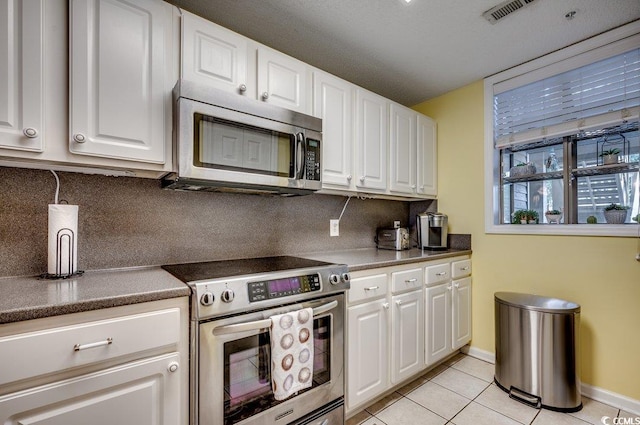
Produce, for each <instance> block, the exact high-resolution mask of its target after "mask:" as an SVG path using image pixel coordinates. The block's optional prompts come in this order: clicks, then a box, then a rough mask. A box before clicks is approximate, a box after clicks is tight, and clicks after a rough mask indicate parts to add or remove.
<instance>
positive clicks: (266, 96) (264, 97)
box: [262, 92, 269, 100]
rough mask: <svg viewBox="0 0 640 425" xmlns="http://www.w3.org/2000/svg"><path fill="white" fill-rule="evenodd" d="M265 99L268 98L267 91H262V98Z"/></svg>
mask: <svg viewBox="0 0 640 425" xmlns="http://www.w3.org/2000/svg"><path fill="white" fill-rule="evenodd" d="M267 99H269V93H267V92H264V93H262V100H267Z"/></svg>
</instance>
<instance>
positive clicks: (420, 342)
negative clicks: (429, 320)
mask: <svg viewBox="0 0 640 425" xmlns="http://www.w3.org/2000/svg"><path fill="white" fill-rule="evenodd" d="M422 305H423V301H422V289H420V290H418V291H413V292H409V293H405V294H401V295H394V296H393V297H391V308H392V314H391V323H392V331H391V365H392V366H391V382H392V383H393V384H398V383H400V382H402V381H403V380H405V379H407V378H409V377H411V376H413V375H415V374H416V373H417V372H419V371H420V370H422V369H423V368H424V339H423V338H424V330H423V329H424V328H423V326H422V324H423V323H424V316H423V308H422Z"/></svg>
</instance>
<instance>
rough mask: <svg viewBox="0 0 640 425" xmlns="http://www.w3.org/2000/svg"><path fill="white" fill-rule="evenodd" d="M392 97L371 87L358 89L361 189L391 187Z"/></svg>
mask: <svg viewBox="0 0 640 425" xmlns="http://www.w3.org/2000/svg"><path fill="white" fill-rule="evenodd" d="M388 128H389V127H388V101H387V99H385V98H384V97H382V96H378V95H377V94H375V93H372V92H370V91H367V90H364V89H361V88H358V89H357V90H356V182H355V185H356V187H357V188H358V190H364V191H365V192H366V191H368V190H372V191H373V192H384V191H386V189H387V167H388V159H387V149H388V147H389V130H388Z"/></svg>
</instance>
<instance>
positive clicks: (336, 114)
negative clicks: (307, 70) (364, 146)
mask: <svg viewBox="0 0 640 425" xmlns="http://www.w3.org/2000/svg"><path fill="white" fill-rule="evenodd" d="M313 86H314V100H315V102H314V107H313V114H314V115H315V116H316V117H319V118H322V173H323V174H322V183H323V184H325V183H326V184H330V185H335V186H340V187H342V188H349V187H350V186H351V182H352V173H353V171H352V169H353V109H354V103H353V85H352V84H350V83H348V82H346V81H344V80H341V79H339V78H336V77H334V76H332V75H329V74H327V73H324V72H321V71H317V72H315V73H314V84H313Z"/></svg>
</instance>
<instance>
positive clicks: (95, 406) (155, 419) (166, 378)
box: [0, 354, 186, 425]
mask: <svg viewBox="0 0 640 425" xmlns="http://www.w3.org/2000/svg"><path fill="white" fill-rule="evenodd" d="M179 360H180V358H179V356H178V355H177V354H170V355H165V356H158V357H153V358H151V359H147V360H143V361H139V362H132V363H128V364H125V365H123V366H118V367H114V368H110V369H106V370H103V371H100V372H94V373H90V374H86V375H81V376H79V377H74V378H69V379H65V380H62V381H59V382H55V383H53V384H49V385H42V386H38V387H34V388H30V389H28V390H26V391H21V392H18V393H13V394H8V395H5V396H0V420H1V421H2V423H3V424H5V425H19V424H33V425H49V424H86V423H91V424H96V425H111V424H125V425H137V424H149V425H152V424H157V425H161V424H180V423H183V424H184V423H186V422H185V421H184V419H183V418H181V411H182V409H181V408H180V406H179V404H178V403H179V401H180V400H181V398H180V390H181V383H180V376H179V374H177V373H175V372H172V371H171V369H170V368H171V367H172V366H171V365H179Z"/></svg>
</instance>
